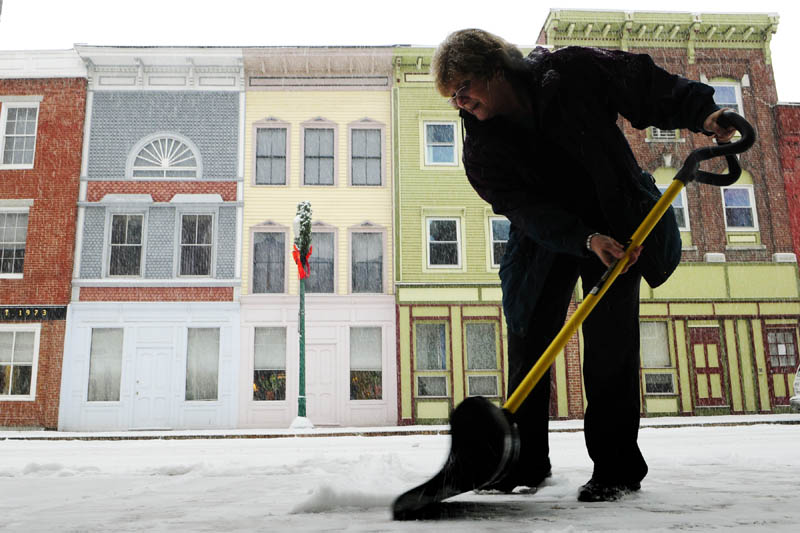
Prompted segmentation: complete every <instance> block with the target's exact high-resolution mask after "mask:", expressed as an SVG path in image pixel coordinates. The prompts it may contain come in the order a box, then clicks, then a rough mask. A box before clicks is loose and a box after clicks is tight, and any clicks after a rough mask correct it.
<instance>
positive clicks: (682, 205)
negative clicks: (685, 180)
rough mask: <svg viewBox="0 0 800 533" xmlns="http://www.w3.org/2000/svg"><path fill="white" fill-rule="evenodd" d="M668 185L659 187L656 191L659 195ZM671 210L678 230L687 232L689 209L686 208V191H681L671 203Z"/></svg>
mask: <svg viewBox="0 0 800 533" xmlns="http://www.w3.org/2000/svg"><path fill="white" fill-rule="evenodd" d="M668 187H669V186H668V185H659V186H658V190H659V191H661V194H662V195H663V194H664V191H666V190H667V188H668ZM672 209H673V211H675V220H677V222H678V229H679V230H681V231H689V209H688V207H687V206H686V189H682V190H681V192H679V193H678V196H676V197H675V199H674V200H673V201H672Z"/></svg>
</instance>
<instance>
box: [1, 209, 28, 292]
mask: <svg viewBox="0 0 800 533" xmlns="http://www.w3.org/2000/svg"><path fill="white" fill-rule="evenodd" d="M27 237H28V213H27V211H25V212H14V211H10V212H4V211H0V276H3V275H4V274H5V275H8V276H6V277H19V276H21V275H22V267H23V264H24V262H25V241H26V240H27ZM15 275H17V276H15Z"/></svg>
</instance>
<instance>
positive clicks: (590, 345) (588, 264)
mask: <svg viewBox="0 0 800 533" xmlns="http://www.w3.org/2000/svg"><path fill="white" fill-rule="evenodd" d="M605 269H606V268H605V266H604V265H603V264H602V263H601V262H600V260H599V259H598V258H596V257H591V258H588V259H578V258H576V257H572V256H568V255H560V256H558V258H557V259H556V261H555V264H554V265H553V267H552V269H551V270H550V272H549V273H547V281H546V283H545V285H544V290H543V292H542V294H541V296H540V297H539V300H538V302H537V304H536V309H535V310H534V313H533V317H532V320H531V323H530V325H529V327H528V333H527V335H526V336H525V337H519V336H517V335H515V334H513V333H512V332H511V331H510V330H509V333H508V359H509V372H508V373H509V392H512V391H514V390H515V389H516V388H517V386H518V385H519V384H520V382H521V381H522V379H523V378H524V377H525V375H527V373H528V371H529V370H530V369H531V367H532V366H533V365H534V363H535V362H536V361H537V360H538V359H539V357H540V356H541V355H542V353H543V352H544V351H545V349H547V347H548V346H549V344H550V342H551V341H552V340H553V338H554V337H555V336H556V334H557V333H558V332H559V331H560V330H561V327H562V326H563V325H564V320H565V318H566V314H567V310H568V306H569V302H570V298H571V296H572V293H573V290H574V288H575V283H576V282H577V279H578V276H580V277H581V280H582V284H583V291H584V294H588V292H589V291H590V290H591V288H592V287H593V286H594V284H595V283H596V282H597V280H599V279H600V277H601V276H602V274H603V272H605ZM640 281H641V274H640V272H639V271H638V269H637V267H636V265H634V266H633V267H632V268H631V269H630V270H629V271H628V272H627V273H626V274H623V275H621V276H619V277H617V279H616V280H615V282H614V284H613V285H611V287H610V288H609V290H608V291H607V292H606V294H605V295H604V296H603V298H602V299H601V300H600V301H599V302H598V304H597V306H596V307H595V308H594V310H593V311H592V312H591V313H590V314H589V316H588V317H587V318H586V320H585V321H584V322H583V326H582V328H583V338H584V361H583V380H584V385H585V388H586V399H587V408H586V413H585V418H584V437H585V439H586V448H587V450H588V452H589V457H591V459H592V461H593V462H594V472H593V474H592V477H594V478H595V479H597V480H598V481H601V482H605V483H612V484H613V483H633V482H638V481H641V480H642V478H644V476H645V475H646V474H647V463H646V462H645V460H644V457H642V453H641V451H640V450H639V445H638V444H637V436H638V432H639V407H640V400H639V283H640ZM549 404H550V371H548V372H547V373H546V374H545V375H544V376H543V377H542V379H541V380H540V381H539V383H538V384H537V385H536V387H534V389H533V391H532V392H531V394H530V395H529V396H528V398H527V399H526V400H525V402H523V403H522V405H521V406H520V407H519V409H518V410H517V412H516V413H515V414H514V420H515V421H516V422H517V425H518V427H519V431H520V440H521V445H522V448H521V457H520V465H519V467H520V468H519V472H520V475H521V476H522V478H523V480H524V479H525V478H526V477H530V478H534V479H535V478H536V477H537V476H538V475H540V474H541V473H543V472H546V471H548V470H549V469H550V460H549V444H548V438H547V431H548V420H549Z"/></svg>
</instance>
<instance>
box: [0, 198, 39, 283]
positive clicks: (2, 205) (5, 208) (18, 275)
mask: <svg viewBox="0 0 800 533" xmlns="http://www.w3.org/2000/svg"><path fill="white" fill-rule="evenodd" d="M21 202H24V203H26V204H27V205H25V206H19V205H17V204H19V203H21ZM6 204H10V205H6ZM32 204H33V201H32V200H21V201H20V200H5V201H3V200H0V213H5V214H8V213H14V214H17V215H19V214H26V215H28V226H27V228H26V230H25V258H24V259H23V260H22V272H7V273H0V279H22V278H23V276H24V275H25V260H26V259H27V255H28V229H30V226H31V214H30V205H32Z"/></svg>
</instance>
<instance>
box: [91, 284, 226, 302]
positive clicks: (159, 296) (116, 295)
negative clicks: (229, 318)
mask: <svg viewBox="0 0 800 533" xmlns="http://www.w3.org/2000/svg"><path fill="white" fill-rule="evenodd" d="M232 300H233V288H231V287H82V288H81V301H82V302H230V301H232Z"/></svg>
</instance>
